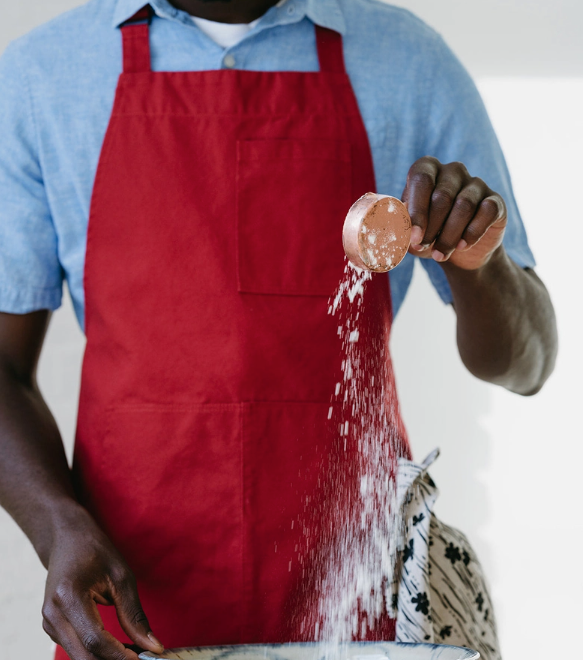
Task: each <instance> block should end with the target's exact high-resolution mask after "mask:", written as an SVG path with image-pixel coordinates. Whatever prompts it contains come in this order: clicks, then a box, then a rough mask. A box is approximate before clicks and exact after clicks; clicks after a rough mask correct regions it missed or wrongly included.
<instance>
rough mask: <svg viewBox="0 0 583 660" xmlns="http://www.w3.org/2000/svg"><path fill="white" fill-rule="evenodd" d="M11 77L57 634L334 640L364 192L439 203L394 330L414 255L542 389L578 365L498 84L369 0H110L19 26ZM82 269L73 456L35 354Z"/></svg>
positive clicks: (6, 153) (3, 72) (379, 308)
mask: <svg viewBox="0 0 583 660" xmlns="http://www.w3.org/2000/svg"><path fill="white" fill-rule="evenodd" d="M120 74H121V76H120ZM347 74H348V75H347ZM118 77H119V83H118V86H117V90H116V81H117V80H118ZM0 89H1V90H2V93H1V94H0V128H1V132H2V136H3V139H2V144H1V145H0V237H1V240H0V309H1V310H2V314H1V315H0V356H1V359H0V388H1V396H0V406H2V414H1V415H0V420H1V421H0V442H1V443H2V451H1V455H2V461H1V462H0V500H1V502H2V504H3V506H5V508H6V509H7V510H8V511H9V512H10V513H11V514H12V516H13V517H14V518H15V520H16V521H17V522H18V524H19V525H20V526H21V527H22V529H23V530H24V531H25V533H26V534H27V535H28V537H29V538H30V540H31V542H32V543H33V545H34V547H35V549H36V551H37V552H38V554H39V557H40V559H41V561H42V562H43V564H44V565H45V567H46V568H47V569H48V578H47V588H46V598H45V605H44V609H43V615H44V627H45V630H46V632H47V633H48V634H49V635H50V636H51V637H52V638H53V640H55V641H56V642H57V643H58V644H60V645H61V646H62V647H63V648H64V650H65V651H66V653H67V654H68V655H69V657H70V658H72V660H85V659H89V658H91V659H93V658H103V659H107V660H109V659H110V658H111V659H113V658H126V659H130V658H133V659H134V660H135V657H136V656H135V653H134V652H133V651H131V650H129V649H125V648H124V646H123V644H122V643H121V642H122V641H124V642H129V641H132V642H134V643H135V644H137V645H139V646H140V647H142V648H145V649H149V650H152V651H160V650H161V648H162V646H161V644H160V642H159V641H158V639H157V638H156V637H155V636H154V633H153V632H152V630H154V631H155V633H156V635H159V636H160V638H161V639H162V641H163V642H164V643H165V644H167V645H169V646H181V645H202V644H217V643H237V642H270V641H272V642H275V641H292V640H301V639H312V638H314V635H315V633H314V630H313V628H306V626H305V625H304V624H305V621H306V620H310V615H311V613H310V612H308V611H306V610H307V609H308V605H307V604H306V603H310V602H311V598H310V593H306V592H305V586H306V584H307V582H306V580H305V575H306V572H308V573H309V572H310V571H312V572H313V570H314V567H313V566H306V562H308V559H307V558H309V557H310V556H311V553H313V552H314V551H317V550H318V549H319V548H320V546H321V545H322V544H323V543H324V541H323V538H324V534H323V530H324V528H325V523H326V519H325V512H326V510H327V508H326V507H327V506H328V505H329V501H328V500H327V499H326V496H325V495H324V494H322V492H321V489H320V488H319V477H320V476H321V475H322V469H323V468H322V466H325V465H328V464H329V460H330V456H332V455H333V453H334V448H335V438H334V437H333V434H331V433H329V431H328V430H327V423H326V420H327V412H328V408H329V401H330V395H331V393H332V391H333V389H334V384H335V382H336V381H337V377H338V372H339V368H340V365H339V362H340V350H339V349H340V346H339V340H338V339H337V334H336V325H335V322H334V320H333V319H332V318H331V317H329V316H328V315H327V304H328V303H327V301H328V296H329V295H330V294H331V293H332V292H333V290H334V288H335V286H336V285H337V283H338V280H339V278H340V277H341V275H342V269H343V264H344V261H343V255H342V251H341V247H340V233H341V226H342V219H343V217H344V215H345V213H346V211H347V209H348V207H349V206H350V204H351V203H352V202H353V201H354V200H355V199H356V198H357V197H358V196H360V195H361V194H363V193H365V192H367V191H369V190H374V189H376V190H378V191H379V192H382V193H387V194H393V195H396V196H400V195H401V194H402V197H403V199H404V201H405V202H406V203H407V205H408V208H409V211H410V214H411V217H412V221H413V225H414V228H413V233H412V248H411V253H412V254H411V255H409V256H408V257H407V259H406V260H405V261H404V262H403V264H401V265H400V266H399V268H397V269H396V270H395V271H394V273H392V274H391V278H390V293H389V283H388V282H387V279H386V278H384V277H380V276H378V277H375V278H374V279H373V281H372V283H371V287H370V289H369V293H368V298H367V299H366V300H365V303H366V304H365V305H364V306H363V315H364V316H365V317H366V320H367V322H368V324H369V327H371V328H376V329H377V335H379V336H383V337H384V336H385V334H387V333H388V330H389V328H390V323H391V295H392V309H393V313H396V312H397V311H398V308H399V305H400V303H401V302H402V300H403V297H404V295H405V292H406V289H407V286H408V284H409V282H410V279H411V275H412V268H413V264H414V261H415V258H417V257H419V258H421V263H422V264H423V265H424V267H425V268H426V269H427V271H428V273H429V275H430V277H431V279H432V282H433V283H434V285H435V287H436V289H437V290H438V292H439V293H440V295H441V297H442V298H443V299H444V301H446V302H453V304H454V308H455V310H456V314H457V319H458V321H457V323H458V345H459V350H460V354H461V357H462V359H463V361H464V363H465V364H466V366H467V368H468V369H469V370H470V371H471V372H472V373H473V374H474V375H476V376H477V377H479V378H481V379H483V380H486V381H489V382H492V383H497V384H499V385H502V386H503V387H506V388H508V389H510V390H512V391H514V392H517V393H519V394H523V395H530V394H534V393H535V392H537V391H538V390H539V389H540V388H541V387H542V385H543V384H544V382H545V380H546V379H547V377H548V376H549V374H550V373H551V371H552V369H553V365H554V360H555V355H556V330H555V322H554V314H553V310H552V305H551V303H550V300H549V297H548V294H547V292H546V290H545V287H544V285H543V284H542V283H541V281H540V280H539V279H538V277H537V276H536V275H535V273H534V272H533V270H532V267H533V266H534V261H533V258H532V255H531V253H530V250H529V248H528V245H527V242H526V238H525V234H524V230H523V227H522V224H521V221H520V217H519V214H518V210H517V208H516V204H515V201H514V198H513V194H512V190H511V185H510V181H509V177H508V173H507V170H506V167H505V164H504V160H503V157H502V154H501V152H500V149H499V147H498V144H497V142H496V139H495V136H494V134H493V131H492V128H491V126H490V123H489V121H488V119H487V116H486V114H485V110H484V108H483V106H482V104H481V101H480V99H479V96H478V94H477V92H476V90H475V88H474V86H473V84H472V83H471V81H470V80H469V78H468V77H467V74H466V73H465V72H464V71H463V69H462V68H461V67H460V65H459V63H458V62H457V61H456V60H455V58H454V57H453V56H452V55H451V53H450V52H449V50H448V49H447V47H446V46H445V45H444V44H443V42H442V41H441V39H440V38H439V37H438V36H437V35H436V34H435V33H434V32H432V31H431V30H430V29H428V28H427V27H426V26H425V25H423V24H422V23H420V22H419V21H418V20H417V19H415V18H414V17H413V16H411V15H410V14H409V13H407V12H405V11H403V10H400V9H396V8H392V7H389V6H385V5H382V4H376V3H373V2H369V0H286V1H284V2H280V3H278V4H277V5H276V4H275V2H274V1H273V0H230V1H229V2H213V1H210V2H208V1H207V2H205V1H204V0H181V1H180V2H178V1H176V2H174V3H173V4H170V3H169V2H168V1H167V0H152V2H151V5H150V7H148V6H147V7H144V0H92V1H91V2H89V3H88V4H87V5H84V6H83V7H81V8H79V9H77V10H75V11H73V12H70V13H69V14H66V15H64V16H63V17H61V18H59V19H57V20H56V21H53V22H52V23H49V24H48V25H46V26H44V27H42V28H40V29H39V30H37V31H35V32H33V33H32V34H30V35H29V36H27V37H24V38H23V39H21V40H19V41H18V42H16V43H15V44H13V45H12V46H11V47H10V48H9V49H8V51H7V52H6V53H5V55H4V56H3V58H2V60H1V63H0ZM64 277H66V278H67V281H68V285H69V289H70V291H71V295H72V298H73V303H74V306H75V310H76V313H77V316H78V319H79V322H80V323H81V325H82V327H84V329H85V331H86V334H87V340H88V341H87V350H86V355H85V360H84V366H83V376H82V388H81V401H80V410H79V422H78V430H77V439H76V450H75V462H74V468H73V472H72V473H71V471H70V470H69V467H68V465H67V462H66V459H65V455H64V452H63V446H62V442H61V439H60V436H59V432H58V429H57V427H56V425H55V423H54V421H53V419H52V416H51V414H50V412H49V410H48V409H47V407H46V405H45V403H44V401H43V399H42V396H41V394H40V393H39V391H38V388H37V386H36V381H35V369H36V363H37V359H38V355H39V353H40V350H41V346H42V342H43V338H44V335H45V332H46V328H47V324H48V321H49V317H50V311H51V310H53V309H56V308H57V307H58V306H59V304H60V298H61V287H62V280H63V278H64ZM428 340H430V339H429V338H428ZM377 386H382V384H381V385H379V383H378V382H377ZM385 386H386V387H387V388H388V389H391V388H392V387H393V383H392V371H391V369H390V363H389V364H388V365H387V374H386V384H385ZM394 431H395V433H396V434H398V435H399V436H400V438H401V439H402V447H403V450H402V453H403V455H407V454H408V448H407V444H406V438H405V436H404V431H403V430H402V426H401V424H400V422H399V420H396V422H395V428H394ZM307 502H309V506H308V505H307V504H306V503H307ZM300 522H301V523H302V524H300ZM137 586H139V590H140V596H139V597H138V590H137ZM304 601H305V602H304ZM142 605H143V606H144V607H143V608H142ZM98 606H99V609H98ZM102 606H113V607H102ZM144 611H145V612H146V614H147V615H148V617H149V618H150V621H151V623H152V628H150V623H149V622H148V619H147V618H146V615H145V614H144ZM102 618H103V620H104V621H105V624H106V628H107V630H108V632H106V631H105V630H104V628H103V624H102ZM383 625H384V628H383V629H382V630H379V631H378V635H377V637H379V636H380V637H384V638H390V637H391V635H392V634H394V626H393V628H391V625H390V621H389V622H388V623H387V622H386V621H385V623H384V624H383ZM124 633H125V637H123V634H124ZM120 640H121V641H120ZM59 653H60V654H61V653H62V651H59ZM60 657H65V655H64V654H63V655H61V656H60Z"/></svg>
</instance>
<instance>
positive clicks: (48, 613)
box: [41, 602, 55, 625]
mask: <svg viewBox="0 0 583 660" xmlns="http://www.w3.org/2000/svg"><path fill="white" fill-rule="evenodd" d="M41 614H42V617H43V625H44V623H45V622H46V623H47V624H49V625H50V624H51V622H52V621H54V619H55V610H54V606H53V605H52V604H51V603H49V602H45V604H44V605H43V607H42V610H41Z"/></svg>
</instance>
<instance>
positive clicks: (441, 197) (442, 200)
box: [431, 188, 455, 211]
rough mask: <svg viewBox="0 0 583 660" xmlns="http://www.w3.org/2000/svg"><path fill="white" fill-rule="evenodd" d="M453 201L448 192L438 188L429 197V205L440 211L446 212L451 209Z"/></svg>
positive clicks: (452, 196)
mask: <svg viewBox="0 0 583 660" xmlns="http://www.w3.org/2000/svg"><path fill="white" fill-rule="evenodd" d="M454 199H455V197H454V195H453V194H452V193H451V192H450V191H449V190H446V189H445V188H439V189H438V190H436V191H435V192H434V193H433V195H432V196H431V204H432V205H433V206H435V207H437V209H438V210H440V211H442V210H447V209H450V208H451V207H452V205H453V202H454Z"/></svg>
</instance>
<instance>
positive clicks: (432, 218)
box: [403, 156, 507, 270]
mask: <svg viewBox="0 0 583 660" xmlns="http://www.w3.org/2000/svg"><path fill="white" fill-rule="evenodd" d="M403 202H404V203H405V204H406V205H407V208H408V210H409V215H410V216H411V222H412V225H413V228H412V231H411V248H410V250H409V251H410V252H411V253H412V254H415V255H417V256H418V257H422V258H426V259H431V258H432V259H434V260H435V261H437V262H439V263H444V262H449V263H452V264H454V265H455V266H458V267H459V268H462V269H464V270H477V269H478V268H480V267H481V266H483V265H484V264H486V263H487V262H488V261H489V259H490V257H491V256H492V254H493V253H494V252H495V251H496V249H497V248H498V247H500V245H501V244H502V239H503V237H504V231H505V229H506V224H507V212H506V204H505V203H504V200H503V199H502V197H501V196H500V195H498V194H497V193H495V192H494V191H493V190H491V189H490V188H489V187H488V186H487V185H486V184H485V183H484V181H482V179H478V178H476V177H472V176H471V175H470V174H469V172H468V170H467V169H466V167H465V165H463V164H462V163H449V164H447V165H442V164H441V163H440V162H439V161H438V160H437V158H432V157H430V156H425V157H424V158H420V159H419V160H418V161H417V162H416V163H414V165H413V166H412V167H411V169H410V170H409V175H408V177H407V185H406V186H405V190H404V192H403Z"/></svg>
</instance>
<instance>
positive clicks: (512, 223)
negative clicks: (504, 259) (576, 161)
mask: <svg viewBox="0 0 583 660" xmlns="http://www.w3.org/2000/svg"><path fill="white" fill-rule="evenodd" d="M432 55H433V58H432V63H431V66H430V67H429V70H430V71H431V80H429V81H428V85H427V90H428V91H429V93H428V94H427V96H426V103H427V110H426V113H425V117H426V126H425V130H424V131H423V133H424V135H425V144H423V145H422V147H421V155H429V156H435V157H436V158H437V159H438V160H439V161H440V162H442V163H450V162H454V161H459V162H462V163H464V165H465V166H466V167H467V168H468V170H469V172H470V174H471V175H472V176H477V177H479V178H481V179H483V180H484V181H485V182H486V184H487V185H488V186H489V187H490V188H491V189H492V190H494V191H496V192H497V193H499V194H500V195H501V196H502V197H503V199H504V201H505V202H506V206H507V209H508V226H507V229H506V233H505V235H504V247H505V249H506V251H507V253H508V255H509V256H510V258H511V259H512V260H513V261H515V262H516V263H517V264H518V265H519V266H520V267H522V268H533V267H534V266H535V260H534V257H533V254H532V252H531V250H530V247H529V245H528V240H527V236H526V231H525V229H524V225H523V222H522V219H521V217H520V212H519V210H518V206H517V204H516V199H515V197H514V192H513V190H512V182H511V179H510V173H509V172H508V167H507V165H506V161H505V159H504V155H503V153H502V149H501V148H500V144H499V142H498V139H497V137H496V134H495V132H494V129H493V127H492V124H491V122H490V119H489V117H488V113H487V111H486V108H485V106H484V103H483V101H482V98H481V96H480V93H479V92H478V90H477V88H476V85H475V84H474V82H473V80H472V79H471V77H470V76H469V74H468V73H467V71H466V70H465V69H464V67H463V66H462V64H461V63H460V62H459V60H458V59H457V58H456V56H455V55H454V54H453V53H452V52H451V50H450V49H449V47H448V46H447V45H446V44H445V42H444V41H443V39H442V38H441V37H439V36H437V35H436V36H435V42H434V50H433V53H432ZM420 261H421V263H422V265H423V267H424V268H425V270H426V271H427V273H428V275H429V277H430V279H431V281H432V283H433V285H434V287H435V289H436V290H437V292H438V293H439V295H440V296H441V298H442V300H443V301H444V302H446V303H451V302H452V295H451V291H450V288H449V284H448V282H447V278H446V276H445V274H444V272H443V270H442V268H441V267H440V266H439V264H438V263H436V262H435V261H433V260H431V259H421V260H420Z"/></svg>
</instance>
